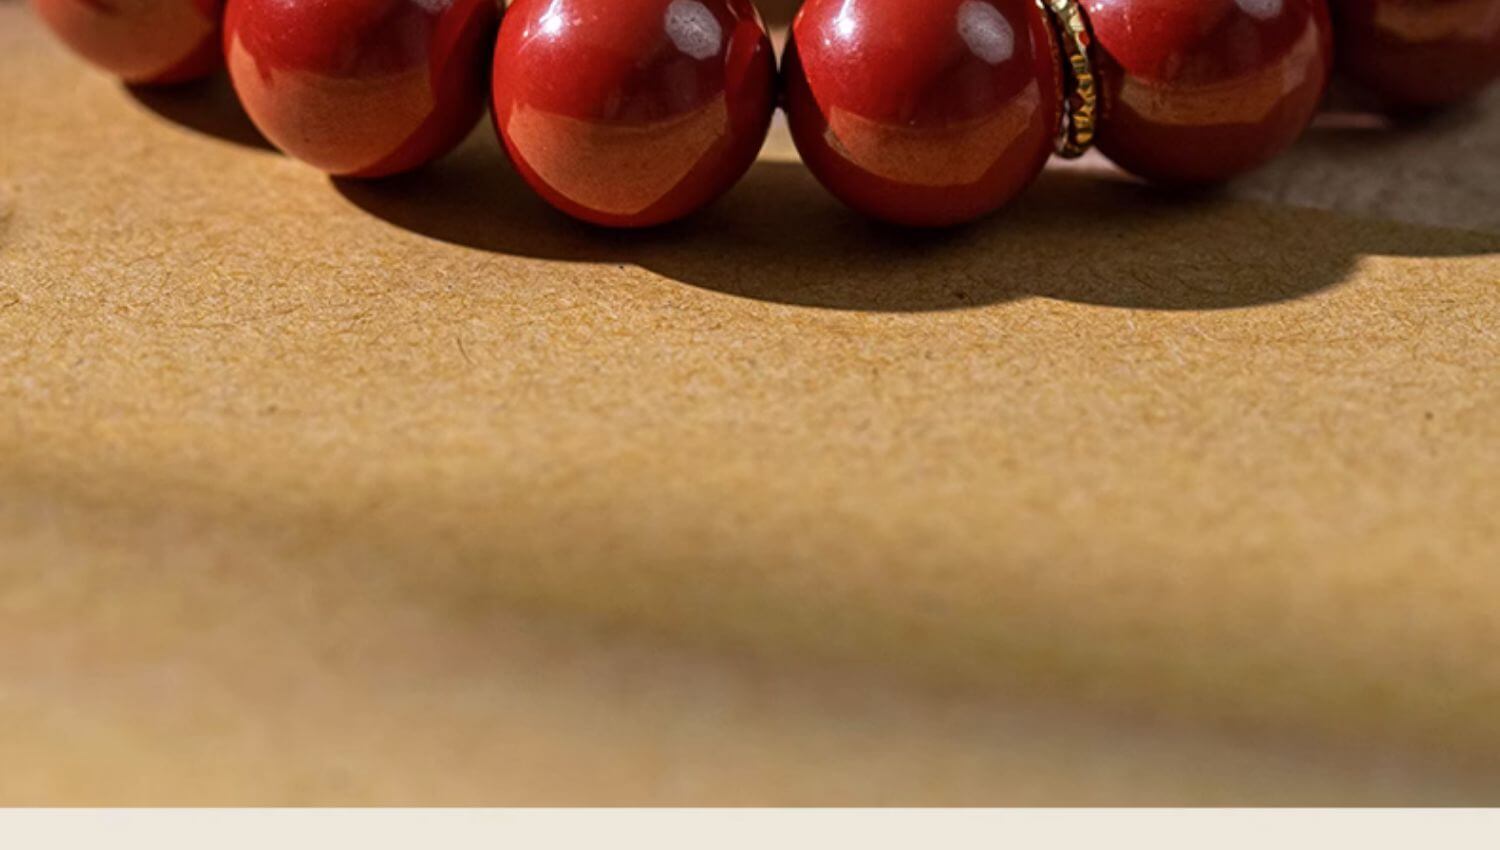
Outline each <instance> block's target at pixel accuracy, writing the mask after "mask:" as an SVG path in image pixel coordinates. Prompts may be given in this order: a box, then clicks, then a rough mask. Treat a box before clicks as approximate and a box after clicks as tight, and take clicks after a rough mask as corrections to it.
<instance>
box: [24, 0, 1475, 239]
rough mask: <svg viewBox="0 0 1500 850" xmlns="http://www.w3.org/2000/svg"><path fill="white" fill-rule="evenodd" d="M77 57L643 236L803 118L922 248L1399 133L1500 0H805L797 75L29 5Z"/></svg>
mask: <svg viewBox="0 0 1500 850" xmlns="http://www.w3.org/2000/svg"><path fill="white" fill-rule="evenodd" d="M31 2H32V5H33V7H34V8H35V10H36V11H37V13H38V14H39V15H40V16H41V17H42V18H43V19H44V20H45V21H46V22H47V23H48V24H49V25H50V27H51V28H52V30H53V31H54V32H56V33H57V34H58V36H59V37H60V38H61V39H62V40H63V41H64V42H65V43H67V44H68V45H69V46H71V47H72V48H73V49H74V50H75V51H76V52H77V53H79V54H81V55H82V56H83V57H85V58H86V59H88V60H90V61H92V62H93V63H95V64H97V65H99V66H100V67H102V68H104V69H106V70H108V71H110V72H112V73H114V74H115V75H117V76H118V77H120V78H121V79H123V80H125V81H127V82H129V83H132V84H142V85H158V84H161V85H165V84H173V83H179V82H184V81H187V80H192V79H197V78H200V77H203V76H206V75H208V74H212V73H215V72H217V71H218V70H219V69H220V68H221V67H226V66H227V69H228V73H229V76H230V79H231V81H232V83H233V85H234V90H235V92H236V94H237V96H238V97H239V99H240V103H241V104H242V105H243V107H244V109H245V111H246V113H247V114H248V115H249V117H250V119H251V120H252V121H253V122H254V123H255V125H256V127H257V128H258V129H259V130H260V131H261V132H262V133H263V134H264V135H265V136H266V138H267V139H269V140H270V141H271V142H272V143H273V144H275V145H276V146H277V147H278V148H280V149H281V150H282V151H283V152H285V153H286V154H288V155H290V156H292V157H295V158H297V159H300V160H302V161H304V162H307V163H308V164H310V165H312V166H314V167H316V168H319V169H321V170H323V171H325V172H327V173H329V174H333V175H337V176H342V177H355V178H375V177H381V176H385V175H390V174H396V173H399V172H403V171H408V170H411V169H414V168H417V167H419V166H421V165H423V164H425V163H427V162H429V161H431V160H433V159H434V158H436V157H438V156H441V155H442V154H444V153H446V152H447V151H449V150H451V149H452V148H453V147H454V146H456V145H457V144H458V142H459V141H460V140H462V139H463V138H464V137H465V136H466V135H467V134H468V133H469V132H470V131H471V130H472V129H473V127H474V125H475V124H476V123H477V122H478V120H479V119H480V117H481V115H482V114H483V112H484V109H485V105H486V103H488V105H489V107H490V113H491V116H492V118H493V123H494V127H495V130H496V132H497V133H498V134H499V137H500V139H501V141H502V143H503V145H504V147H505V150H506V152H507V153H508V155H509V157H510V160H511V162H512V164H513V165H514V166H515V168H516V170H517V171H518V172H519V173H520V175H521V176H522V177H523V178H524V180H525V182H526V183H527V184H528V185H529V186H530V187H531V188H532V189H533V190H535V191H536V192H537V193H538V194H539V195H541V196H542V197H543V198H545V199H546V200H547V201H548V202H549V203H551V204H552V205H553V206H555V207H557V208H558V209H560V210H562V211H563V212H565V213H568V214H569V215H572V216H574V217H577V218H579V219H583V220H585V221H589V222H593V223H596V224H601V225H606V226H612V227H646V226H651V225H657V224H662V223H664V222H669V221H672V220H675V219H678V218H681V217H682V216H685V215H688V214H690V213H692V212H694V211H696V210H698V209H700V208H702V207H703V206H704V205H706V204H708V203H710V202H712V201H713V200H715V199H716V198H718V197H719V196H721V195H723V194H724V193H725V192H726V191H728V190H729V189H730V188H731V187H732V186H733V185H734V184H735V183H736V182H738V181H739V179H740V178H741V177H743V176H744V174H745V172H746V171H747V170H748V169H749V168H750V166H751V165H752V163H753V162H754V160H755V158H756V156H757V155H758V153H759V151H760V149H761V147H762V145H763V144H764V142H765V138H766V134H767V132H768V129H769V127H770V122H771V119H772V116H773V113H774V111H775V109H776V108H777V107H778V106H779V107H781V108H783V109H784V110H785V113H786V116H787V122H788V126H789V127H790V130H791V134H792V138H793V140H794V141H795V143H796V146H797V149H798V152H799V153H800V154H801V157H802V160H803V162H804V163H805V164H806V166H807V167H808V168H809V169H810V171H811V172H812V174H813V175H814V176H815V177H816V178H817V179H818V180H819V182H821V183H822V184H823V186H825V187H826V188H827V189H828V190H829V191H830V192H831V193H832V194H833V195H835V196H836V197H838V198H839V199H840V200H842V201H843V202H844V203H846V204H847V205H848V206H850V207H852V208H854V209H855V210H857V211H859V212H861V213H863V214H865V215H868V216H871V217H874V218H877V219H882V220H885V221H889V222H893V223H896V224H901V225H908V226H914V227H940V226H949V225H956V224H961V223H964V222H967V221H971V220H973V219H976V218H978V217H980V216H983V215H986V214H988V213H990V212H992V211H994V210H996V209H998V208H1000V207H1002V206H1004V205H1005V204H1006V203H1008V202H1009V201H1010V200H1011V199H1013V198H1014V197H1015V196H1016V195H1017V194H1019V193H1020V192H1021V191H1022V190H1024V189H1025V188H1026V187H1027V186H1028V185H1030V184H1031V183H1032V181H1033V180H1035V178H1036V176H1037V174H1038V173H1039V172H1040V171H1041V170H1042V168H1043V166H1044V165H1045V163H1046V161H1047V159H1048V158H1049V157H1050V156H1052V155H1053V154H1054V153H1057V154H1061V155H1063V156H1067V157H1076V156H1080V155H1082V154H1083V153H1084V152H1086V151H1088V150H1089V149H1090V148H1091V147H1095V146H1097V147H1098V148H1099V150H1100V152H1101V153H1102V154H1104V155H1105V156H1107V157H1108V158H1109V159H1111V160H1112V161H1113V162H1115V163H1116V164H1117V165H1118V166H1120V167H1121V168H1123V169H1125V170H1126V171H1128V172H1131V173H1132V174H1135V175H1137V176H1138V177H1141V178H1144V179H1147V180H1152V181H1157V182H1162V183H1168V184H1188V185H1192V184H1204V183H1216V182H1219V181H1223V180H1228V179H1230V178H1233V177H1235V176H1236V175H1239V174H1242V173H1244V172H1246V171H1249V170H1252V169H1254V168H1257V167H1259V166H1260V165H1262V164H1264V163H1265V162H1266V161H1268V160H1269V159H1271V158H1273V157H1275V156H1276V155H1278V154H1280V153H1281V152H1282V151H1284V150H1285V149H1286V148H1288V147H1289V146H1291V145H1292V144H1293V143H1294V142H1295V141H1296V140H1297V139H1298V137H1299V136H1300V135H1301V134H1302V133H1303V131H1304V130H1305V129H1306V128H1307V126H1308V125H1309V123H1310V122H1311V121H1312V119H1313V117H1314V115H1315V113H1316V112H1317V109H1318V107H1319V105H1320V102H1321V100H1322V98H1323V95H1324V92H1325V90H1326V88H1327V85H1328V82H1329V78H1330V76H1331V75H1332V73H1333V72H1334V56H1335V50H1334V46H1335V45H1334V41H1335V36H1337V41H1338V45H1337V46H1338V51H1337V55H1338V58H1339V69H1340V70H1341V71H1342V72H1343V73H1344V74H1345V75H1346V76H1347V77H1348V78H1349V79H1350V80H1352V81H1353V82H1354V83H1356V84H1358V85H1360V86H1362V87H1363V88H1364V89H1365V90H1366V91H1368V92H1370V93H1371V95H1372V96H1374V97H1376V98H1378V99H1379V101H1380V103H1381V104H1382V105H1383V106H1384V107H1386V108H1389V109H1390V110H1392V111H1404V110H1411V109H1427V108H1433V107H1439V106H1443V105H1446V104H1449V103H1453V102H1456V101H1459V100H1461V99H1463V98H1466V97H1471V96H1473V95H1474V94H1476V93H1477V92H1479V91H1480V90H1481V89H1483V88H1484V87H1485V86H1486V85H1488V84H1489V83H1490V82H1492V81H1493V80H1495V79H1496V78H1497V77H1500V0H1423V2H1414V0H806V2H805V3H804V4H803V6H802V8H801V10H800V11H799V12H798V14H797V16H796V19H795V21H794V22H793V24H792V26H791V30H790V33H789V37H788V40H787V45H786V49H785V51H784V54H785V55H784V56H783V57H782V60H781V63H780V67H779V69H778V64H777V61H776V57H775V55H774V49H773V47H772V43H771V39H770V36H769V33H768V31H767V28H766V26H765V24H764V22H763V21H762V19H761V17H760V14H759V13H758V12H757V10H756V8H755V6H754V4H753V2H752V0H512V2H510V3H509V6H508V8H507V7H502V5H501V4H500V2H498V0H227V2H224V0H128V2H121V3H118V4H108V5H106V4H100V3H98V2H97V0H31Z"/></svg>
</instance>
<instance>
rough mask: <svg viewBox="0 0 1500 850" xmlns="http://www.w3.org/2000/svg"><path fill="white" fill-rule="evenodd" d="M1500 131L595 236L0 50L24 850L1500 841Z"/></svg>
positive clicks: (13, 621)
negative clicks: (1127, 807)
mask: <svg viewBox="0 0 1500 850" xmlns="http://www.w3.org/2000/svg"><path fill="white" fill-rule="evenodd" d="M1497 95H1500V93H1492V95H1491V96H1490V97H1489V98H1488V99H1487V100H1486V101H1485V102H1484V103H1483V104H1481V105H1480V106H1479V107H1477V108H1475V109H1472V110H1467V111H1463V112H1461V113H1459V114H1457V115H1454V116H1450V117H1448V118H1446V119H1443V120H1440V121H1438V122H1435V123H1434V124H1433V125H1432V126H1429V127H1425V128H1417V129H1405V130H1399V131H1395V130H1381V129H1377V128H1363V129H1361V128H1360V126H1358V125H1351V124H1349V123H1347V122H1345V123H1342V124H1340V123H1338V122H1330V126H1326V127H1324V128H1322V129H1319V130H1317V131H1315V132H1314V133H1313V134H1312V135H1311V136H1310V137H1309V138H1308V139H1307V140H1306V142H1304V144H1303V145H1302V146H1301V147H1299V149H1298V150H1297V151H1296V152H1295V153H1294V154H1293V155H1291V156H1290V157H1288V158H1287V159H1286V160H1284V161H1283V162H1281V163H1278V164H1277V165H1276V166H1275V167H1273V168H1272V169H1270V170H1268V171H1267V172H1265V173H1263V174H1261V175H1257V176H1256V177H1254V178H1251V179H1249V180H1247V181H1245V182H1243V183H1242V184H1240V185H1237V186H1235V187H1233V188H1231V189H1230V190H1228V191H1227V192H1225V193H1222V194H1219V195H1215V196H1210V197H1198V198H1174V197H1168V196H1163V195H1160V194H1158V193H1154V192H1152V191H1150V190H1148V189H1145V188H1142V187H1138V186H1135V185H1133V184H1131V183H1129V182H1128V181H1125V180H1124V179H1123V178H1122V177H1120V176H1119V175H1118V174H1115V173H1114V172H1112V171H1110V170H1109V169H1108V167H1107V166H1106V165H1104V164H1103V163H1102V162H1100V161H1098V160H1089V161H1086V162H1085V163H1083V164H1082V165H1079V166H1073V167H1071V168H1059V169H1055V170H1053V171H1052V172H1049V174H1047V175H1046V176H1045V177H1044V178H1043V179H1042V180H1041V181H1040V182H1039V183H1038V185H1036V186H1035V187H1034V188H1033V189H1032V191H1030V192H1029V194H1028V195H1027V196H1026V198H1025V199H1024V200H1023V201H1022V202H1021V203H1019V204H1018V205H1016V206H1015V207H1014V208H1013V209H1010V210H1007V211H1006V212H1004V213H1003V214H1001V215H999V216H997V217H995V218H994V219H992V220H990V221H987V222H985V223H983V224H981V225H978V226H975V227H972V228H969V229H965V230H961V231H958V232H954V233H945V234H912V233H904V232H900V231H894V230H890V229H886V228H881V227H877V226H873V225H870V224H867V223H864V222H862V221H860V220H859V219H857V218H855V217H853V216H852V215H850V214H848V213H846V212H845V211H843V210H842V209H841V208H840V207H838V206H837V205H836V204H835V202H834V201H832V200H831V199H830V198H829V197H828V196H826V195H825V194H824V193H823V192H822V191H821V190H820V189H819V188H818V187H817V185H816V184H815V182H814V181H813V180H812V179H811V177H810V176H809V175H807V174H806V172H805V171H804V170H803V169H802V168H801V167H800V166H799V165H798V164H796V162H795V154H794V152H793V151H792V150H791V148H790V146H789V143H788V142H787V140H786V138H785V135H784V133H783V131H782V130H781V129H780V128H778V130H777V134H776V135H775V137H774V138H773V140H772V142H771V143H770V145H768V148H767V150H766V153H765V155H764V156H763V161H762V162H761V163H760V164H758V165H757V166H756V168H755V169H754V170H753V171H752V173H751V174H750V175H749V177H748V178H747V179H746V180H745V182H744V183H743V184H742V185H741V186H739V187H738V188H737V189H736V190H735V191H734V192H733V193H732V194H731V195H730V196H729V197H728V198H726V199H725V200H724V201H723V202H722V203H720V204H719V205H717V206H715V207H714V208H712V209H711V210H710V211H708V212H706V213H704V214H702V215H700V216H698V217H696V218H694V219H693V220H691V221H689V222H685V223H683V224H680V225H677V226H674V227H670V228H667V229H664V230H662V231H659V232H653V233H647V234H630V233H624V234H612V233H605V232H601V231H597V230H593V229H590V228H586V227H584V226H581V225H577V224H574V223H572V222H570V221H568V220H566V219H564V218H563V217H562V216H560V215H559V214H556V213H554V212H552V211H551V210H550V209H548V208H547V207H545V206H544V205H543V204H541V203H540V202H539V201H537V200H535V199H533V198H532V197H531V196H529V195H528V194H527V193H526V192H525V191H524V189H523V188H522V187H521V185H520V184H519V183H518V181H517V179H516V178H515V177H514V176H513V175H512V174H511V172H510V171H509V170H508V167H507V166H506V165H505V164H504V162H503V159H502V157H501V155H500V153H499V151H498V149H497V146H496V144H495V143H494V141H493V138H492V137H491V136H490V134H489V133H488V131H487V130H486V129H483V128H481V130H480V132H478V133H477V134H476V135H475V137H474V139H473V140H471V142H470V143H469V144H468V145H466V146H465V147H464V148H463V149H462V150H461V151H459V152H458V153H456V154H455V155H453V156H451V157H449V158H448V159H446V160H444V161H442V162H440V163H439V164H437V165H435V166H433V167H431V168H429V169H427V170H426V171H424V172H421V173H419V174H415V175H411V176H408V177H404V178H400V179H396V180H392V181H386V182H381V183H375V184H344V183H338V184H335V183H333V182H331V181H329V180H328V179H327V178H325V177H323V176H321V175H319V174H317V173H315V172H313V171H311V170H310V169H307V168H305V167H303V166H301V165H299V164H298V163H296V162H293V161H290V160H287V159H285V158H283V157H281V156H279V155H277V154H275V153H274V152H273V151H270V150H268V149H266V148H265V147H264V146H263V145H262V144H260V143H258V142H257V140H256V138H255V136H254V133H253V131H251V130H250V129H249V128H248V126H247V125H246V124H245V121H244V119H243V117H242V116H240V115H239V114H238V113H237V112H236V111H235V108H234V106H233V103H232V101H231V100H230V99H228V98H227V96H226V93H225V89H224V85H223V83H222V82H220V83H216V84H210V85H206V86H200V87H196V88H189V89H186V90H182V91H177V92H172V93H165V94H160V93H159V94H136V95H133V94H131V93H130V92H128V91H126V90H125V89H123V88H121V87H120V86H119V85H117V84H116V83H114V82H113V81H111V80H109V79H107V78H105V77H103V76H101V75H99V74H97V73H95V72H94V71H92V70H90V69H89V68H87V67H85V66H84V65H83V64H82V63H80V62H79V61H77V60H75V59H74V58H73V57H71V56H70V55H68V54H66V53H65V52H64V51H63V50H62V49H61V48H60V47H58V46H57V45H56V44H55V43H54V42H52V41H51V40H50V39H48V38H47V37H45V35H44V33H43V32H42V31H41V29H40V27H39V26H38V25H37V24H36V23H35V22H34V21H33V20H32V19H31V17H30V16H29V15H28V14H27V12H26V11H25V9H24V7H23V6H21V5H19V4H16V3H13V2H4V3H0V764H3V769H0V802H5V803H395V802H399V803H429V802H431V803H461V802H480V803H536V802H541V803H880V802H905V803H973V802H981V803H1131V802H1152V803H1260V802H1294V803H1360V802H1406V803H1425V802H1488V803H1494V802H1496V801H1497V799H1500V652H1497V648H1500V613H1497V612H1500V174H1497V169H1500V165H1497V163H1500V96H1497Z"/></svg>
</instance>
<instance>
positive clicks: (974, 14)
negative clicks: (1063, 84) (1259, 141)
mask: <svg viewBox="0 0 1500 850" xmlns="http://www.w3.org/2000/svg"><path fill="white" fill-rule="evenodd" d="M1276 1H1277V2H1280V0H1276ZM958 35H959V37H960V38H962V39H963V40H964V44H967V45H968V46H969V49H970V50H972V51H974V55H975V56H978V57H979V58H980V59H983V60H984V61H986V62H988V63H990V64H991V65H999V64H1000V63H1001V62H1005V61H1007V60H1009V59H1010V57H1012V56H1014V55H1015V52H1016V33H1015V30H1013V29H1011V27H1010V22H1009V21H1007V20H1005V16H1004V15H1002V14H1000V10H999V9H996V8H995V7H994V6H991V5H990V4H988V3H984V2H980V0H965V2H964V4H963V5H962V6H959V7H958Z"/></svg>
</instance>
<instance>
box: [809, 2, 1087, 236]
mask: <svg viewBox="0 0 1500 850" xmlns="http://www.w3.org/2000/svg"><path fill="white" fill-rule="evenodd" d="M784 64H785V68H784V70H783V77H784V80H785V86H786V111H787V116H788V119H789V122H790V125H791V130H792V136H793V138H794V139H795V141H796V143H797V149H798V150H799V151H800V152H801V154H802V159H803V161H804V162H806V163H807V167H808V168H809V169H811V170H812V173H813V174H814V175H816V176H817V178H818V180H820V181H822V183H823V185H824V186H826V187H828V190H829V191H830V192H832V193H833V194H834V195H835V196H837V197H838V198H839V199H840V200H842V201H843V202H844V203H846V204H848V205H849V206H851V207H853V208H854V209H856V210H858V211H859V212H862V213H864V214H866V215H869V216H873V217H875V218H880V219H884V220H886V221H890V222H895V223H897V224H904V225H911V226H919V227H941V226H946V225H953V224H959V223H962V222H965V221H969V220H972V219H975V218H978V217H979V216H982V215H984V214H985V213H988V212H990V211H992V210H994V209H996V208H998V207H1000V206H1001V205H1003V204H1005V203H1006V202H1007V201H1009V200H1010V199H1011V198H1013V197H1015V195H1016V194H1018V193H1019V192H1020V191H1021V190H1022V189H1024V188H1025V187H1026V186H1027V185H1028V184H1029V183H1031V181H1032V180H1033V179H1034V178H1035V177H1036V175H1037V173H1038V172H1039V171H1041V169H1042V166H1043V165H1045V164H1046V161H1047V158H1048V156H1049V155H1050V154H1051V152H1052V150H1053V146H1054V144H1055V141H1056V138H1057V133H1058V129H1059V125H1060V123H1061V120H1062V72H1061V68H1060V65H1059V59H1058V51H1057V45H1056V40H1055V38H1054V36H1053V34H1052V29H1051V26H1050V24H1049V23H1048V21H1047V19H1046V18H1045V17H1044V16H1043V14H1042V12H1041V11H1040V10H1039V9H1038V7H1037V5H1036V3H1035V2H1034V0H922V2H915V3H914V2H911V0H808V2H807V3H806V5H804V6H803V7H802V11H801V12H799V13H798V15H797V18H796V20H795V21H794V22H793V24H792V37H791V40H790V43H789V44H788V48H787V56H786V59H785V63H784Z"/></svg>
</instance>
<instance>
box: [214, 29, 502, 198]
mask: <svg viewBox="0 0 1500 850" xmlns="http://www.w3.org/2000/svg"><path fill="white" fill-rule="evenodd" d="M499 14H500V12H499V8H498V6H497V5H496V3H495V0H229V3H228V6H227V8H226V10H225V16H224V52H225V56H226V58H227V59H228V63H229V74H230V77H231V79H232V80H233V81H234V88H235V91H236V92H237V93H238V94H239V97H240V102H241V103H243V104H244V106H245V111H246V112H247V113H248V114H249V116H250V119H251V120H252V121H254V122H255V125H256V127H258V128H260V131H261V132H262V133H264V134H265V136H266V138H267V139H270V140H271V142H272V143H274V144H275V145H276V146H277V147H279V148H281V149H282V150H283V151H285V152H286V153H288V154H290V155H291V156H294V157H296V158H298V159H300V160H303V161H305V162H307V163H310V164H311V165H313V166H316V167H317V168H320V169H322V170H323V171H326V172H328V173H330V174H335V175H342V176H350V177H379V176H382V175H387V174H395V173H397V172H401V171H406V170H409V169H412V168H415V167H417V166H419V165H422V164H423V163H425V162H428V161H430V160H432V159H434V158H436V157H438V156H441V155H442V154H444V153H446V152H447V151H448V150H449V149H451V148H452V147H453V146H454V145H456V144H458V143H459V142H460V141H462V140H463V137H464V136H465V135H467V134H468V132H469V131H470V130H471V129H473V127H474V125H475V124H476V123H477V122H478V120H479V116H480V114H481V113H482V112H483V109H484V91H485V77H486V74H487V66H488V60H489V46H490V45H491V44H492V43H493V39H494V32H495V27H496V25H497V22H498V19H499Z"/></svg>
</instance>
